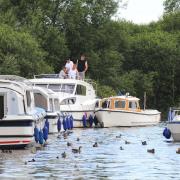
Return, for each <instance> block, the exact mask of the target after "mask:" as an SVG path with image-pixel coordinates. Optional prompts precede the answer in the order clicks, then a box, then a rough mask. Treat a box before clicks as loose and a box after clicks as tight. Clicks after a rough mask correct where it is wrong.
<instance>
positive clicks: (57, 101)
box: [54, 99, 59, 111]
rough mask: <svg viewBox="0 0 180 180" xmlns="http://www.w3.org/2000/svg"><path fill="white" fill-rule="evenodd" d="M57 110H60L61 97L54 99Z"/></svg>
mask: <svg viewBox="0 0 180 180" xmlns="http://www.w3.org/2000/svg"><path fill="white" fill-rule="evenodd" d="M54 107H55V111H59V99H54Z"/></svg>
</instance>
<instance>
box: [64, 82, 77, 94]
mask: <svg viewBox="0 0 180 180" xmlns="http://www.w3.org/2000/svg"><path fill="white" fill-rule="evenodd" d="M74 87H75V85H74V84H62V87H61V92H65V93H70V94H72V93H73V92H74Z"/></svg>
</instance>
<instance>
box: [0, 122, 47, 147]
mask: <svg viewBox="0 0 180 180" xmlns="http://www.w3.org/2000/svg"><path fill="white" fill-rule="evenodd" d="M44 122H45V121H44V119H39V120H33V119H16V120H15V119H14V120H1V122H0V147H1V148H3V147H8V148H10V147H11V148H15V147H25V146H27V145H30V144H33V143H35V139H34V127H35V126H36V127H37V128H38V129H39V130H40V129H42V128H43V127H44Z"/></svg>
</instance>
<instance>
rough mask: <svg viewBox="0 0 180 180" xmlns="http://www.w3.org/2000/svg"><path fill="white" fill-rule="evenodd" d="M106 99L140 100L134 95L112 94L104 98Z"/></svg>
mask: <svg viewBox="0 0 180 180" xmlns="http://www.w3.org/2000/svg"><path fill="white" fill-rule="evenodd" d="M105 99H110V100H111V99H121V100H129V101H139V100H140V99H139V98H137V97H133V96H125V95H124V96H112V97H109V98H104V99H103V100H105Z"/></svg>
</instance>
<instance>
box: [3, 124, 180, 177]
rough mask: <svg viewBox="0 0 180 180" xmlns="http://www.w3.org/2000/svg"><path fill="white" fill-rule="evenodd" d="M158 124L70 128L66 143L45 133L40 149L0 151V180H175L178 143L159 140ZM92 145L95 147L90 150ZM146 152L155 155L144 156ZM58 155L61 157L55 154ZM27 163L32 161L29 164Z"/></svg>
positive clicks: (178, 173) (179, 169)
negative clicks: (44, 143) (75, 152)
mask: <svg viewBox="0 0 180 180" xmlns="http://www.w3.org/2000/svg"><path fill="white" fill-rule="evenodd" d="M164 126H165V125H164V124H160V125H158V126H150V127H138V128H104V129H74V130H73V133H71V134H70V135H69V136H68V137H67V139H64V137H63V136H60V137H59V138H57V134H55V135H51V136H49V140H48V145H47V146H46V147H45V148H44V149H42V150H37V151H36V152H35V151H34V149H32V148H29V149H27V150H13V151H12V153H2V152H1V153H0V180H3V179H5V180H6V179H8V180H9V179H18V180H21V179H26V180H29V179H42V180H44V179H77V180H80V179H85V180H86V179H133V180H134V179H151V180H153V179H160V178H164V179H180V154H176V150H177V148H179V147H180V143H174V142H171V141H169V142H167V141H166V140H165V138H164V137H163V136H162V131H163V129H164ZM120 134H121V135H122V136H121V137H120V136H119V135H120ZM77 138H79V139H80V140H79V141H77ZM125 141H128V142H129V143H128V144H125ZM141 141H146V142H147V145H142V143H141ZM67 142H70V143H72V146H73V148H78V147H79V146H82V149H81V153H77V154H74V153H72V147H71V146H67ZM95 142H97V143H98V147H93V144H94V143H95ZM120 147H122V149H123V150H121V149H120ZM152 148H154V149H155V153H154V154H152V153H148V152H147V149H152ZM63 152H66V158H63V157H62V156H61V154H62V153H63ZM32 159H34V160H35V162H29V161H32Z"/></svg>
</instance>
